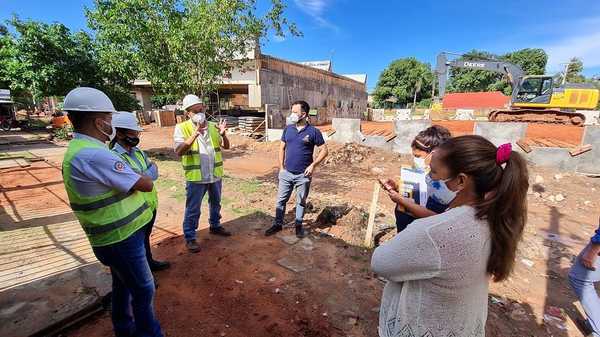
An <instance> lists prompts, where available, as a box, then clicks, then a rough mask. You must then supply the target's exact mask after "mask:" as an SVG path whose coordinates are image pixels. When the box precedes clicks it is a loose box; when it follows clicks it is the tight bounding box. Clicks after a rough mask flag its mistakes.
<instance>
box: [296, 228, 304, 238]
mask: <svg viewBox="0 0 600 337" xmlns="http://www.w3.org/2000/svg"><path fill="white" fill-rule="evenodd" d="M304 235H305V233H304V227H303V226H302V225H296V237H297V238H298V239H302V238H304Z"/></svg>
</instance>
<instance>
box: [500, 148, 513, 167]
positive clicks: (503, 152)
mask: <svg viewBox="0 0 600 337" xmlns="http://www.w3.org/2000/svg"><path fill="white" fill-rule="evenodd" d="M511 152H512V145H511V144H510V143H506V144H502V145H500V146H498V149H497V150H496V164H498V165H502V164H505V163H506V162H507V161H508V160H509V159H510V154H511Z"/></svg>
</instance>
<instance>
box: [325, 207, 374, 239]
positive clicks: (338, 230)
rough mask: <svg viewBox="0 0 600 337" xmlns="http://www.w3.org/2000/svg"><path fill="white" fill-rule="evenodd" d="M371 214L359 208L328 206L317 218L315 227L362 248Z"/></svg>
mask: <svg viewBox="0 0 600 337" xmlns="http://www.w3.org/2000/svg"><path fill="white" fill-rule="evenodd" d="M368 218H369V214H368V213H367V212H366V211H365V210H363V209H361V208H358V207H349V206H348V205H346V204H344V205H339V206H327V207H325V208H324V209H323V210H322V211H321V213H319V215H318V216H317V220H316V221H315V225H314V226H315V227H316V228H320V229H324V230H323V231H324V232H325V233H327V234H329V235H331V236H333V237H335V238H338V239H340V240H343V241H344V242H346V243H348V244H350V245H353V246H360V245H362V244H363V241H364V238H365V234H366V229H367V220H368Z"/></svg>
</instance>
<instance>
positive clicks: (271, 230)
mask: <svg viewBox="0 0 600 337" xmlns="http://www.w3.org/2000/svg"><path fill="white" fill-rule="evenodd" d="M282 229H283V226H282V225H273V226H271V228H269V229H267V231H266V232H265V236H271V235H273V234H275V233H277V232H280V231H281V230H282Z"/></svg>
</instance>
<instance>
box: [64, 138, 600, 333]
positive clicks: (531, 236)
mask: <svg viewBox="0 0 600 337" xmlns="http://www.w3.org/2000/svg"><path fill="white" fill-rule="evenodd" d="M172 131H173V130H172V128H162V129H160V128H150V129H148V130H147V132H145V133H144V135H143V137H142V145H143V147H144V148H145V149H146V150H148V151H149V153H151V154H152V156H153V158H154V160H156V162H157V163H158V165H159V168H160V173H161V182H159V184H158V186H159V195H160V206H159V221H165V216H167V214H165V213H168V219H169V221H172V222H175V223H177V222H179V223H180V221H181V217H182V212H183V209H184V200H185V194H184V193H185V192H184V189H183V183H182V181H183V180H182V177H181V170H180V167H179V163H178V162H177V161H176V159H175V158H174V157H173V155H172V149H171V136H172ZM231 138H232V142H233V148H232V149H231V150H230V151H226V152H225V170H226V175H227V176H226V177H225V179H224V194H223V196H224V197H223V211H222V212H223V223H224V225H225V226H226V227H227V228H229V229H230V230H232V231H233V233H234V236H233V237H231V238H226V239H222V238H215V237H211V236H210V235H209V234H208V233H207V231H206V226H207V224H206V213H207V212H206V207H204V208H203V216H202V217H201V224H202V225H201V226H202V228H203V230H202V231H201V232H200V233H199V238H200V244H201V246H202V251H201V252H200V253H198V254H189V253H187V251H186V250H185V247H184V244H183V240H182V238H181V237H174V238H169V239H167V240H164V241H162V242H161V243H159V244H158V245H157V246H156V247H155V248H154V251H155V254H156V256H158V257H159V258H162V259H166V260H169V261H171V262H172V263H173V267H172V268H171V269H170V270H167V271H164V272H160V273H157V275H156V278H157V280H158V283H159V288H158V291H157V295H156V301H155V303H156V311H157V316H158V318H159V320H160V322H161V324H162V327H163V330H164V332H165V335H166V336H211V337H212V336H257V337H258V336H377V315H378V305H379V299H380V296H381V291H382V288H383V282H382V281H380V280H379V279H377V278H376V276H375V275H373V274H372V273H371V272H370V254H371V251H370V250H366V249H364V248H361V247H358V246H356V242H355V241H358V242H360V241H361V240H362V238H361V235H364V234H363V231H361V229H360V228H358V226H354V225H353V224H354V223H357V222H358V223H362V222H363V221H365V219H366V213H365V210H366V209H368V205H369V203H370V200H371V196H372V191H373V184H374V183H375V181H376V180H375V179H376V178H377V177H384V176H395V175H397V174H398V171H399V167H400V164H401V163H402V161H401V159H400V158H399V157H398V156H397V155H394V154H391V153H384V152H380V151H378V150H374V149H367V148H363V147H360V146H357V145H347V146H342V145H337V144H331V145H330V146H331V149H330V158H329V159H328V161H327V163H326V164H325V165H323V166H322V167H320V168H319V169H318V170H317V172H316V173H315V178H314V180H313V184H312V186H311V194H310V197H309V201H310V202H311V211H310V213H308V214H307V216H306V224H307V226H308V227H309V228H310V233H311V234H310V236H309V238H308V240H303V241H301V242H294V241H295V240H294V239H293V236H292V230H291V229H287V230H286V231H284V233H283V234H282V235H279V236H275V237H270V238H266V237H264V236H263V230H264V229H266V228H267V227H268V226H269V225H270V224H271V222H272V221H273V214H274V201H275V197H276V173H277V170H276V167H277V163H276V157H277V155H276V153H277V147H278V144H277V143H271V144H267V143H259V142H256V141H254V140H250V139H247V138H243V137H241V136H235V135H234V136H232V137H231ZM530 181H531V185H532V188H531V191H530V195H529V219H528V224H527V229H526V235H525V237H524V239H523V242H522V243H521V245H520V250H519V255H518V258H517V261H516V268H515V273H514V274H513V276H512V277H511V278H510V279H509V280H508V281H505V282H502V283H492V284H491V285H490V302H489V303H490V304H489V316H488V322H487V333H486V336H488V337H501V336H502V337H507V336H514V337H524V336H540V337H541V336H555V337H573V336H582V334H581V333H580V332H579V331H578V329H577V328H576V327H575V325H574V324H573V323H572V320H573V319H576V318H579V317H581V314H580V313H579V312H578V310H577V309H576V307H575V306H574V304H573V303H574V301H575V298H574V296H573V294H572V292H571V290H570V289H569V287H568V283H567V279H566V274H567V271H568V268H569V267H570V265H571V263H572V260H573V258H574V256H575V255H576V254H578V252H579V250H580V249H581V248H582V247H583V246H584V244H585V242H587V241H588V240H589V237H590V236H591V235H592V234H593V232H594V230H595V228H596V226H597V221H598V214H597V209H598V206H599V205H600V203H599V202H598V200H597V198H595V197H594V195H596V194H597V190H598V189H600V181H599V180H598V179H594V178H589V177H584V176H579V175H575V174H572V173H564V172H563V173H561V172H558V171H553V170H546V169H540V168H535V167H531V168H530ZM292 202H293V200H291V201H290V205H289V207H288V215H287V216H288V218H287V219H288V220H289V221H292V219H293V215H292V214H291V212H293V205H292V204H291V203H292ZM344 204H346V206H349V207H354V210H353V211H352V212H351V213H350V214H352V220H351V221H348V220H347V221H340V222H338V224H336V225H334V226H322V225H321V224H320V223H317V221H316V220H317V217H318V215H319V213H320V212H321V211H322V210H323V209H325V208H326V207H331V206H334V207H337V206H340V205H344ZM392 210H393V204H392V203H391V202H390V201H389V200H388V199H387V197H385V196H384V195H383V194H381V195H380V202H379V206H378V215H377V219H376V222H377V231H378V232H380V233H385V231H386V228H388V230H389V228H390V226H386V224H392V223H393V212H392ZM350 214H349V215H348V216H350ZM342 219H343V218H342ZM348 233H350V234H351V235H348ZM336 236H337V237H341V238H343V239H346V241H343V240H341V239H338V238H336ZM352 236H354V238H352ZM388 236H389V234H388ZM356 237H358V240H356ZM292 269H293V270H295V271H293V270H292ZM110 334H111V323H110V318H109V315H108V313H104V314H101V315H99V316H96V317H94V318H93V319H91V320H90V321H88V322H86V323H84V324H83V325H80V326H78V327H76V328H74V329H71V330H69V331H67V332H66V333H65V336H78V337H83V336H85V337H88V336H90V337H95V336H107V335H110Z"/></svg>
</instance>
